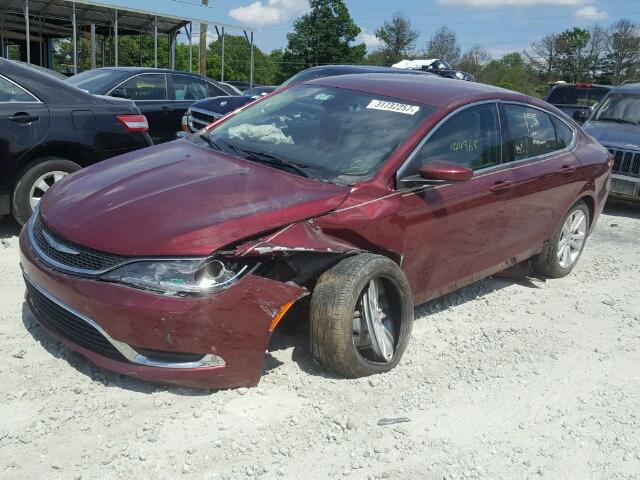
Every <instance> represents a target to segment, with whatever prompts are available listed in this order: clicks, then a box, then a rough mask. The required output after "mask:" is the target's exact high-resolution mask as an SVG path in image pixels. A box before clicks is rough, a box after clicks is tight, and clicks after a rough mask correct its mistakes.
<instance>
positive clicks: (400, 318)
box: [310, 254, 413, 378]
mask: <svg viewBox="0 0 640 480" xmlns="http://www.w3.org/2000/svg"><path fill="white" fill-rule="evenodd" d="M412 326H413V303H412V300H411V289H410V287H409V283H408V282H407V279H406V278H405V276H404V273H403V272H402V270H400V267H398V265H396V264H395V263H394V262H393V261H391V260H390V259H388V258H386V257H382V256H380V255H372V254H362V255H357V256H354V257H349V258H346V259H344V260H342V261H341V262H339V263H338V264H337V265H335V266H334V267H333V268H331V269H329V270H327V271H326V272H325V273H323V274H322V275H321V277H320V279H319V280H318V283H317V284H316V287H315V288H314V291H313V295H312V297H311V308H310V344H311V352H312V355H313V357H314V359H315V360H316V361H317V362H318V363H320V364H322V365H324V366H326V367H327V368H329V369H331V370H333V371H334V372H336V373H339V374H341V375H344V376H346V377H352V378H355V377H362V376H366V375H371V374H375V373H382V372H386V371H388V370H391V369H392V368H394V367H395V366H396V365H397V364H398V362H399V361H400V359H401V358H402V355H403V353H404V351H405V349H406V347H407V344H408V342H409V338H410V336H411V329H412Z"/></svg>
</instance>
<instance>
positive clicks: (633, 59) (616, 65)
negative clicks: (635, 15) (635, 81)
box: [606, 19, 640, 85]
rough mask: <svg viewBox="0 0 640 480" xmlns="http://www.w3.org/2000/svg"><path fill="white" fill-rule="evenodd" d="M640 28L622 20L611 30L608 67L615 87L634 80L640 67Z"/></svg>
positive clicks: (608, 43) (607, 59) (629, 21)
mask: <svg viewBox="0 0 640 480" xmlns="http://www.w3.org/2000/svg"><path fill="white" fill-rule="evenodd" d="M639 29H640V26H638V25H637V24H636V23H634V22H632V21H631V20H627V19H622V20H618V21H617V22H616V23H614V24H613V25H612V26H611V28H610V30H609V38H608V42H607V52H608V53H607V57H606V65H607V69H608V71H609V73H610V75H611V79H612V81H613V84H614V85H617V84H619V83H621V82H622V81H623V80H625V79H626V78H633V77H634V76H635V75H636V74H637V72H638V70H639V68H640V66H639V65H638V64H639V63H640V30H639Z"/></svg>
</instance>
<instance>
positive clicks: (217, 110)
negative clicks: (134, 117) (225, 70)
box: [179, 65, 431, 136]
mask: <svg viewBox="0 0 640 480" xmlns="http://www.w3.org/2000/svg"><path fill="white" fill-rule="evenodd" d="M364 73H393V74H400V75H403V74H404V75H431V74H430V73H425V72H421V71H417V70H401V69H398V68H390V67H377V66H372V65H323V66H321V67H311V68H307V69H306V70H302V71H301V72H298V73H296V74H295V75H294V76H292V77H291V78H289V79H288V80H286V81H285V82H284V83H283V84H282V85H280V87H273V86H272V87H254V88H252V89H250V90H245V92H244V94H243V95H242V96H239V95H237V96H230V97H224V98H220V97H218V98H207V99H205V100H200V101H199V102H195V103H194V104H193V105H191V107H189V110H187V113H186V115H185V116H184V118H183V122H182V131H183V132H186V131H188V132H191V133H193V132H197V131H198V130H200V129H202V128H204V127H206V126H207V125H209V124H210V123H211V122H213V121H215V120H217V119H219V118H220V117H222V116H224V115H226V114H227V113H230V112H233V111H234V110H237V109H238V108H240V107H243V106H245V105H246V104H247V103H249V102H252V101H253V100H255V99H256V98H260V97H261V96H262V95H266V94H269V93H271V92H273V91H275V90H277V89H278V88H282V87H286V86H288V85H292V84H294V83H300V82H306V81H308V80H313V79H315V78H324V77H335V76H338V75H353V74H364ZM179 136H184V133H181V134H179Z"/></svg>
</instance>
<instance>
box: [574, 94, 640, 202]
mask: <svg viewBox="0 0 640 480" xmlns="http://www.w3.org/2000/svg"><path fill="white" fill-rule="evenodd" d="M584 130H585V131H586V132H587V133H588V134H589V135H591V136H593V137H594V138H595V139H596V140H598V141H599V142H600V143H601V144H603V145H604V146H605V147H607V149H608V150H609V152H611V154H612V155H613V156H614V164H613V181H612V183H611V195H613V196H618V197H623V198H626V199H628V200H635V201H640V83H630V84H628V85H623V86H621V87H617V88H615V89H614V90H611V92H610V93H609V94H608V95H607V96H606V97H605V98H604V99H603V100H602V101H601V102H600V104H599V105H598V107H597V108H596V110H595V112H594V113H593V115H592V116H591V118H589V120H588V121H587V122H586V123H585V124H584Z"/></svg>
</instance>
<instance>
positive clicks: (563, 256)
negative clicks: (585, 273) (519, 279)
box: [533, 200, 590, 278]
mask: <svg viewBox="0 0 640 480" xmlns="http://www.w3.org/2000/svg"><path fill="white" fill-rule="evenodd" d="M589 217H590V213H589V207H587V204H586V203H585V202H584V201H582V200H580V201H579V202H576V203H575V204H574V205H573V206H572V207H571V208H570V209H569V211H568V212H567V214H566V215H565V217H564V219H563V220H562V226H561V227H560V230H559V231H558V232H557V233H556V234H555V235H554V237H553V238H552V239H551V242H550V244H549V246H548V247H547V248H546V249H545V251H544V252H543V253H542V254H540V255H539V256H538V257H537V258H536V259H535V261H534V264H533V268H534V271H535V272H536V273H537V274H539V275H542V276H545V277H549V278H561V277H564V276H566V275H569V273H571V270H573V267H575V266H576V264H577V263H578V260H579V259H580V256H581V255H582V250H584V246H585V243H586V240H587V233H588V232H589V222H590V218H589Z"/></svg>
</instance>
